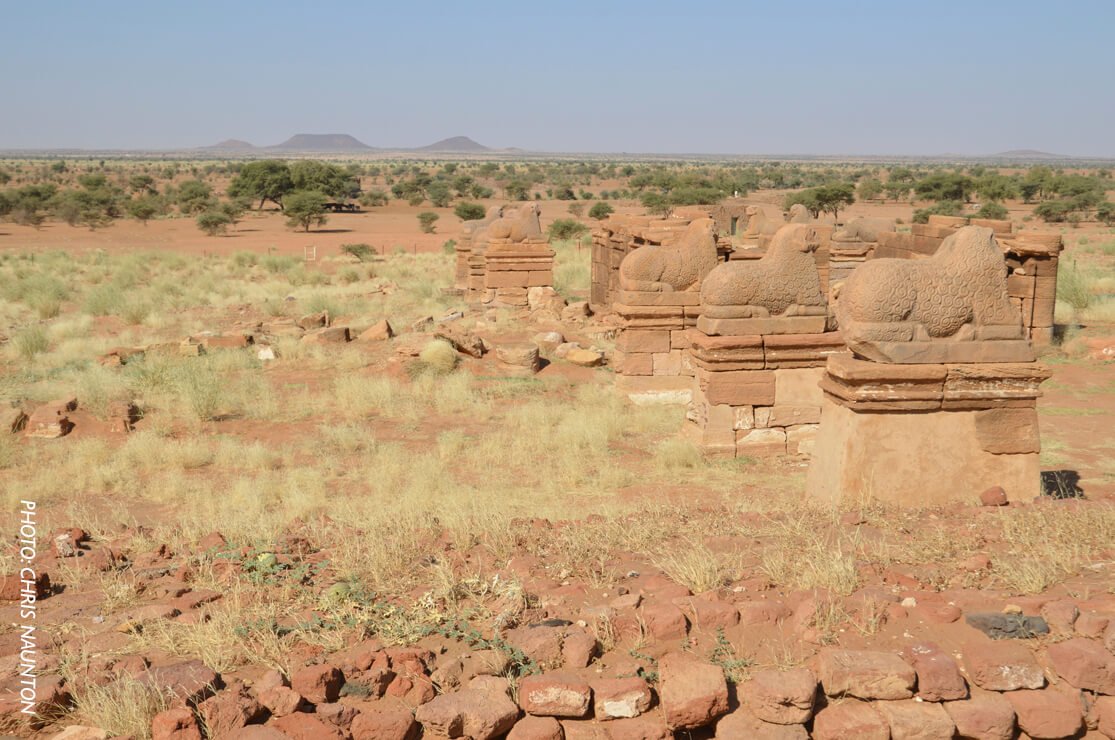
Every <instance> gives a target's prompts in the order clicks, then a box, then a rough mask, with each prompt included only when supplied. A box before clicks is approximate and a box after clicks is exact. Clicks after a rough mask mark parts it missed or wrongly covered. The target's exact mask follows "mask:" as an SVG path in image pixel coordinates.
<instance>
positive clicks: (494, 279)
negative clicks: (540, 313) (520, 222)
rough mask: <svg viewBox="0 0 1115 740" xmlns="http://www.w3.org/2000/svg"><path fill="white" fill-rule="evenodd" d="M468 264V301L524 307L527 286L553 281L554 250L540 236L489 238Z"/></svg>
mask: <svg viewBox="0 0 1115 740" xmlns="http://www.w3.org/2000/svg"><path fill="white" fill-rule="evenodd" d="M468 267H469V277H468V302H469V303H471V304H481V305H483V306H491V307H505V308H525V307H526V306H527V290H528V289H530V288H541V287H553V284H554V250H552V249H550V245H549V243H548V242H547V241H546V239H545V238H542V237H535V238H531V239H527V240H525V241H519V242H512V241H511V240H510V239H489V241H488V246H487V249H486V251H485V252H484V254H482V255H479V254H473V255H472V256H470V257H469V260H468Z"/></svg>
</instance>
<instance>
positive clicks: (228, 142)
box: [201, 139, 255, 151]
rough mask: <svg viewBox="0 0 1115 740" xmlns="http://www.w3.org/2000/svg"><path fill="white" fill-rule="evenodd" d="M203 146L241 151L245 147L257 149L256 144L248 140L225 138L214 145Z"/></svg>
mask: <svg viewBox="0 0 1115 740" xmlns="http://www.w3.org/2000/svg"><path fill="white" fill-rule="evenodd" d="M201 148H202V149H229V150H237V151H240V150H244V149H255V145H253V144H251V143H250V142H247V141H241V140H240V139H225V140H224V141H222V142H221V143H219V144H214V145H212V146H203V147H201Z"/></svg>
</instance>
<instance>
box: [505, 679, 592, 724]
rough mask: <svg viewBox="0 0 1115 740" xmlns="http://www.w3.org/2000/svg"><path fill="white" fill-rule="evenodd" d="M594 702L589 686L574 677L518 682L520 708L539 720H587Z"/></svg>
mask: <svg viewBox="0 0 1115 740" xmlns="http://www.w3.org/2000/svg"><path fill="white" fill-rule="evenodd" d="M591 702H592V689H591V688H590V687H589V685H588V683H587V682H585V681H584V680H582V679H580V678H578V677H577V676H574V675H571V674H563V673H546V674H542V675H535V676H527V677H525V678H523V679H522V680H520V681H519V706H520V707H522V708H523V711H524V712H526V713H527V714H534V715H537V716H540V717H584V716H585V715H586V714H588V708H589V704H590V703H591Z"/></svg>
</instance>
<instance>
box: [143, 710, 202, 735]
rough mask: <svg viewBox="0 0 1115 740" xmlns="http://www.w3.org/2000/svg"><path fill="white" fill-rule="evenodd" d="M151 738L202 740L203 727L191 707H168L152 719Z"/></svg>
mask: <svg viewBox="0 0 1115 740" xmlns="http://www.w3.org/2000/svg"><path fill="white" fill-rule="evenodd" d="M151 740H201V728H200V727H198V724H197V718H196V717H194V713H193V712H191V711H190V710H189V709H186V708H185V707H180V708H178V709H168V710H167V711H165V712H159V713H158V714H156V715H155V716H154V717H153V718H152V719H151Z"/></svg>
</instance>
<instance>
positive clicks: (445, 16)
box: [0, 0, 1115, 156]
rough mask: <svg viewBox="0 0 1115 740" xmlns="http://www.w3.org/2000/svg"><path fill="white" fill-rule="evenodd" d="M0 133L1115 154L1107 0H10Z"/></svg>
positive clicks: (1113, 13)
mask: <svg viewBox="0 0 1115 740" xmlns="http://www.w3.org/2000/svg"><path fill="white" fill-rule="evenodd" d="M0 19H2V25H3V27H4V34H3V43H0V70H3V72H4V79H5V83H4V85H3V88H2V98H0V148H38V147H43V148H49V147H85V148H170V147H193V146H203V145H207V144H213V143H216V142H218V141H220V140H222V139H226V138H239V139H246V140H248V141H250V142H252V143H254V144H257V145H268V144H275V143H278V142H280V141H282V140H283V139H285V138H287V137H288V136H290V135H291V134H294V133H349V134H352V135H353V136H356V137H357V138H358V139H360V140H362V141H364V142H365V143H367V144H370V145H372V146H385V147H392V146H419V145H423V144H428V143H430V142H432V141H435V140H437V139H441V138H444V137H447V136H454V135H467V136H471V137H472V138H474V139H476V140H478V141H480V142H481V143H484V144H488V145H489V146H496V147H503V146H518V147H523V148H526V149H532V150H544V151H592V152H694V153H696V152H706V153H767V154H770V153H782V154H786V153H802V154H940V153H962V154H987V153H993V152H998V151H1003V150H1008V149H1041V150H1045V151H1051V152H1056V153H1062V154H1069V155H1079V156H1085V155H1097V156H1115V125H1113V124H1115V54H1113V53H1112V52H1111V41H1112V37H1113V36H1115V3H1113V2H1110V0H1103V1H1102V2H1101V1H1096V2H1085V1H1083V0H1081V1H1075V2H1074V1H1072V0H1068V1H1065V0H1061V1H1060V2H1056V3H1054V2H1027V1H1025V0H1018V1H1015V2H1007V1H1005V0H1003V1H998V0H985V1H980V0H968V1H967V2H952V1H951V0H946V1H943V2H937V1H934V2H920V3H902V2H894V1H893V0H892V1H890V2H874V1H868V2H841V1H840V0H829V1H828V2H813V1H812V0H799V1H798V2H778V3H775V2H773V1H772V2H767V3H749V2H701V1H699V0H697V1H695V2H688V3H665V2H653V1H651V0H647V1H645V2H599V3H593V2H578V1H576V0H564V1H560V2H552V1H548V2H544V3H537V4H532V3H531V2H515V3H510V2H507V3H503V2H495V3H492V2H488V3H482V2H468V3H466V2H460V3H449V2H445V3H431V2H397V3H393V4H386V3H384V4H380V3H340V2H332V3H331V2H316V3H312V4H311V3H308V2H306V3H296V2H284V1H283V0H272V1H271V2H258V3H257V2H239V1H237V0H226V2H209V1H207V0H202V1H200V2H190V3H181V2H151V0H146V1H145V2H142V3H141V2H113V1H112V0H105V2H77V1H74V2H51V1H49V0H37V1H36V2H16V1H15V0H0Z"/></svg>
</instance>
